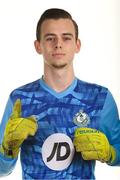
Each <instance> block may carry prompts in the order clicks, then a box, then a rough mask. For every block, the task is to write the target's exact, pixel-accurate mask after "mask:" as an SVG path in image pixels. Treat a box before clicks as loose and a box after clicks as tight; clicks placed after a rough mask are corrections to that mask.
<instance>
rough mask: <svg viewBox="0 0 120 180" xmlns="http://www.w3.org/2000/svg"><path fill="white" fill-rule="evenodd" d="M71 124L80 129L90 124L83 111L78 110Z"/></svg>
mask: <svg viewBox="0 0 120 180" xmlns="http://www.w3.org/2000/svg"><path fill="white" fill-rule="evenodd" d="M73 122H74V123H75V124H76V125H77V126H80V127H86V126H87V125H88V124H89V123H90V118H89V116H88V114H86V113H85V112H84V111H83V110H80V111H79V112H78V113H77V114H76V115H75V117H74V118H73Z"/></svg>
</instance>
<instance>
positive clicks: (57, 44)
mask: <svg viewBox="0 0 120 180" xmlns="http://www.w3.org/2000/svg"><path fill="white" fill-rule="evenodd" d="M61 48H62V41H61V39H56V44H55V49H61Z"/></svg>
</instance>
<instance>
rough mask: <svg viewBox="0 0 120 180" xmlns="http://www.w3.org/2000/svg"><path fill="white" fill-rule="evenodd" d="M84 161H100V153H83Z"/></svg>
mask: <svg viewBox="0 0 120 180" xmlns="http://www.w3.org/2000/svg"><path fill="white" fill-rule="evenodd" d="M81 154H82V157H83V159H84V160H100V158H101V156H100V154H99V151H84V152H82V153H81Z"/></svg>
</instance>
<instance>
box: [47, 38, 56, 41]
mask: <svg viewBox="0 0 120 180" xmlns="http://www.w3.org/2000/svg"><path fill="white" fill-rule="evenodd" d="M54 40H55V38H54V37H47V38H46V41H54Z"/></svg>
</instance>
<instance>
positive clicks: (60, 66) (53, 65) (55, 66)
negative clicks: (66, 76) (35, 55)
mask: <svg viewBox="0 0 120 180" xmlns="http://www.w3.org/2000/svg"><path fill="white" fill-rule="evenodd" d="M66 66H67V64H52V67H54V68H56V69H63V68H65V67H66Z"/></svg>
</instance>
